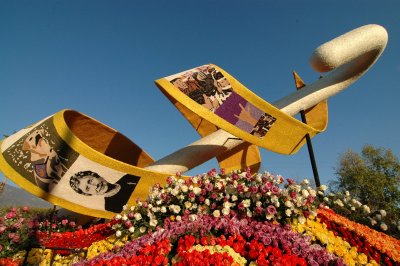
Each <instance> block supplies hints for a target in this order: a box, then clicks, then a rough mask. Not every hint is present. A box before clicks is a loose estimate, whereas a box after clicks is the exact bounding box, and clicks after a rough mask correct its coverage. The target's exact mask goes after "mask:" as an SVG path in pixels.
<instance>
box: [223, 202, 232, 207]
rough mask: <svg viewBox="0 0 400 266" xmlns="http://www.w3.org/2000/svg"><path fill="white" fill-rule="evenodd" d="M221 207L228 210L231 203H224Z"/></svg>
mask: <svg viewBox="0 0 400 266" xmlns="http://www.w3.org/2000/svg"><path fill="white" fill-rule="evenodd" d="M223 206H224V208H227V209H229V208H230V207H231V203H230V202H229V201H225V202H224V204H223Z"/></svg>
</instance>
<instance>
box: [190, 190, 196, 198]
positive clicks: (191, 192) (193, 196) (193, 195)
mask: <svg viewBox="0 0 400 266" xmlns="http://www.w3.org/2000/svg"><path fill="white" fill-rule="evenodd" d="M195 197H196V195H195V194H194V192H193V191H190V193H189V198H191V199H194V198H195Z"/></svg>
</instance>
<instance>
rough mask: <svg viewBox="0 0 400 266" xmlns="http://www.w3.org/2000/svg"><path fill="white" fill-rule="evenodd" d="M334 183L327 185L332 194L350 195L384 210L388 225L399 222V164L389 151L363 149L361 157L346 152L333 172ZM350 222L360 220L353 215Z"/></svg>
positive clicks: (374, 207) (377, 210) (372, 209)
mask: <svg viewBox="0 0 400 266" xmlns="http://www.w3.org/2000/svg"><path fill="white" fill-rule="evenodd" d="M335 170H336V175H337V180H336V181H334V182H332V183H331V184H330V188H331V191H333V192H334V193H342V194H343V193H346V191H348V192H350V194H351V195H352V197H353V198H354V199H356V200H358V201H360V202H361V203H362V204H365V205H367V206H369V207H370V208H371V213H374V212H379V211H380V210H385V211H386V213H387V218H388V219H389V220H390V221H392V222H391V223H396V224H397V223H398V221H399V220H400V163H399V160H398V158H397V157H396V156H395V155H394V154H393V152H392V151H391V150H390V149H383V148H376V147H373V146H371V145H365V146H364V147H363V149H362V151H361V154H358V153H355V152H353V151H352V150H348V151H347V152H345V153H344V154H342V155H341V156H340V160H339V162H338V165H337V166H336V168H335ZM353 216H354V217H350V218H353V219H354V220H356V221H358V222H361V221H359V218H360V217H356V216H357V215H356V214H354V215H353Z"/></svg>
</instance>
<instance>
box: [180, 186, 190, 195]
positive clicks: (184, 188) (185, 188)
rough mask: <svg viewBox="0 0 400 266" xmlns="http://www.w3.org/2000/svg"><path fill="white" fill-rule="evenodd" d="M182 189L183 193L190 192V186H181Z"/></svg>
mask: <svg viewBox="0 0 400 266" xmlns="http://www.w3.org/2000/svg"><path fill="white" fill-rule="evenodd" d="M181 190H182V192H183V193H186V192H188V190H189V189H188V187H187V186H186V185H183V186H182V187H181Z"/></svg>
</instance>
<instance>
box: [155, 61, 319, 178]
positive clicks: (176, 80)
mask: <svg viewBox="0 0 400 266" xmlns="http://www.w3.org/2000/svg"><path fill="white" fill-rule="evenodd" d="M156 84H157V86H158V87H159V88H160V90H161V91H162V92H163V93H164V94H165V95H166V97H168V99H169V100H170V101H171V102H172V103H173V104H174V105H175V107H176V108H177V109H178V110H179V111H180V112H181V113H182V114H183V115H184V116H185V118H186V119H187V120H188V121H189V122H190V123H191V124H192V126H193V127H194V128H195V129H196V131H197V132H198V133H199V134H200V135H201V136H203V137H204V136H207V135H208V134H211V133H213V132H215V131H217V130H218V129H223V130H225V131H227V132H229V133H230V134H232V135H234V136H236V137H238V138H240V139H242V140H245V141H246V142H248V143H249V144H248V147H247V148H246V149H242V148H241V149H235V150H233V151H231V152H230V153H229V154H224V155H222V156H219V157H218V158H217V159H218V161H219V163H220V166H221V167H222V168H226V169H228V170H233V169H243V168H244V167H246V166H252V167H253V169H258V167H259V165H260V162H261V159H260V154H259V151H258V146H259V147H263V148H265V149H268V150H271V151H274V152H277V153H282V154H294V153H296V152H297V151H298V150H299V149H300V148H301V147H302V146H303V145H304V143H305V141H306V139H305V136H306V134H309V135H310V137H313V136H315V135H316V134H317V133H319V132H321V130H319V129H316V128H313V127H311V126H309V125H306V124H304V123H302V122H300V121H298V120H297V119H295V118H293V117H291V116H290V115H288V114H286V113H284V112H282V111H280V110H279V109H278V108H276V107H274V106H273V105H271V104H270V103H268V102H266V101H264V100H263V99H261V98H260V97H258V96H257V95H256V94H254V93H253V92H251V91H250V90H249V89H247V88H246V87H245V86H244V85H242V84H241V83H240V82H239V81H237V80H236V79H235V78H234V77H232V76H231V75H229V74H228V73H227V72H226V71H224V70H223V69H221V68H220V67H218V66H216V65H213V64H208V65H204V66H200V67H197V68H193V69H191V70H188V71H184V72H181V73H178V74H175V75H171V76H168V77H165V78H162V79H159V80H157V81H156Z"/></svg>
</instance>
